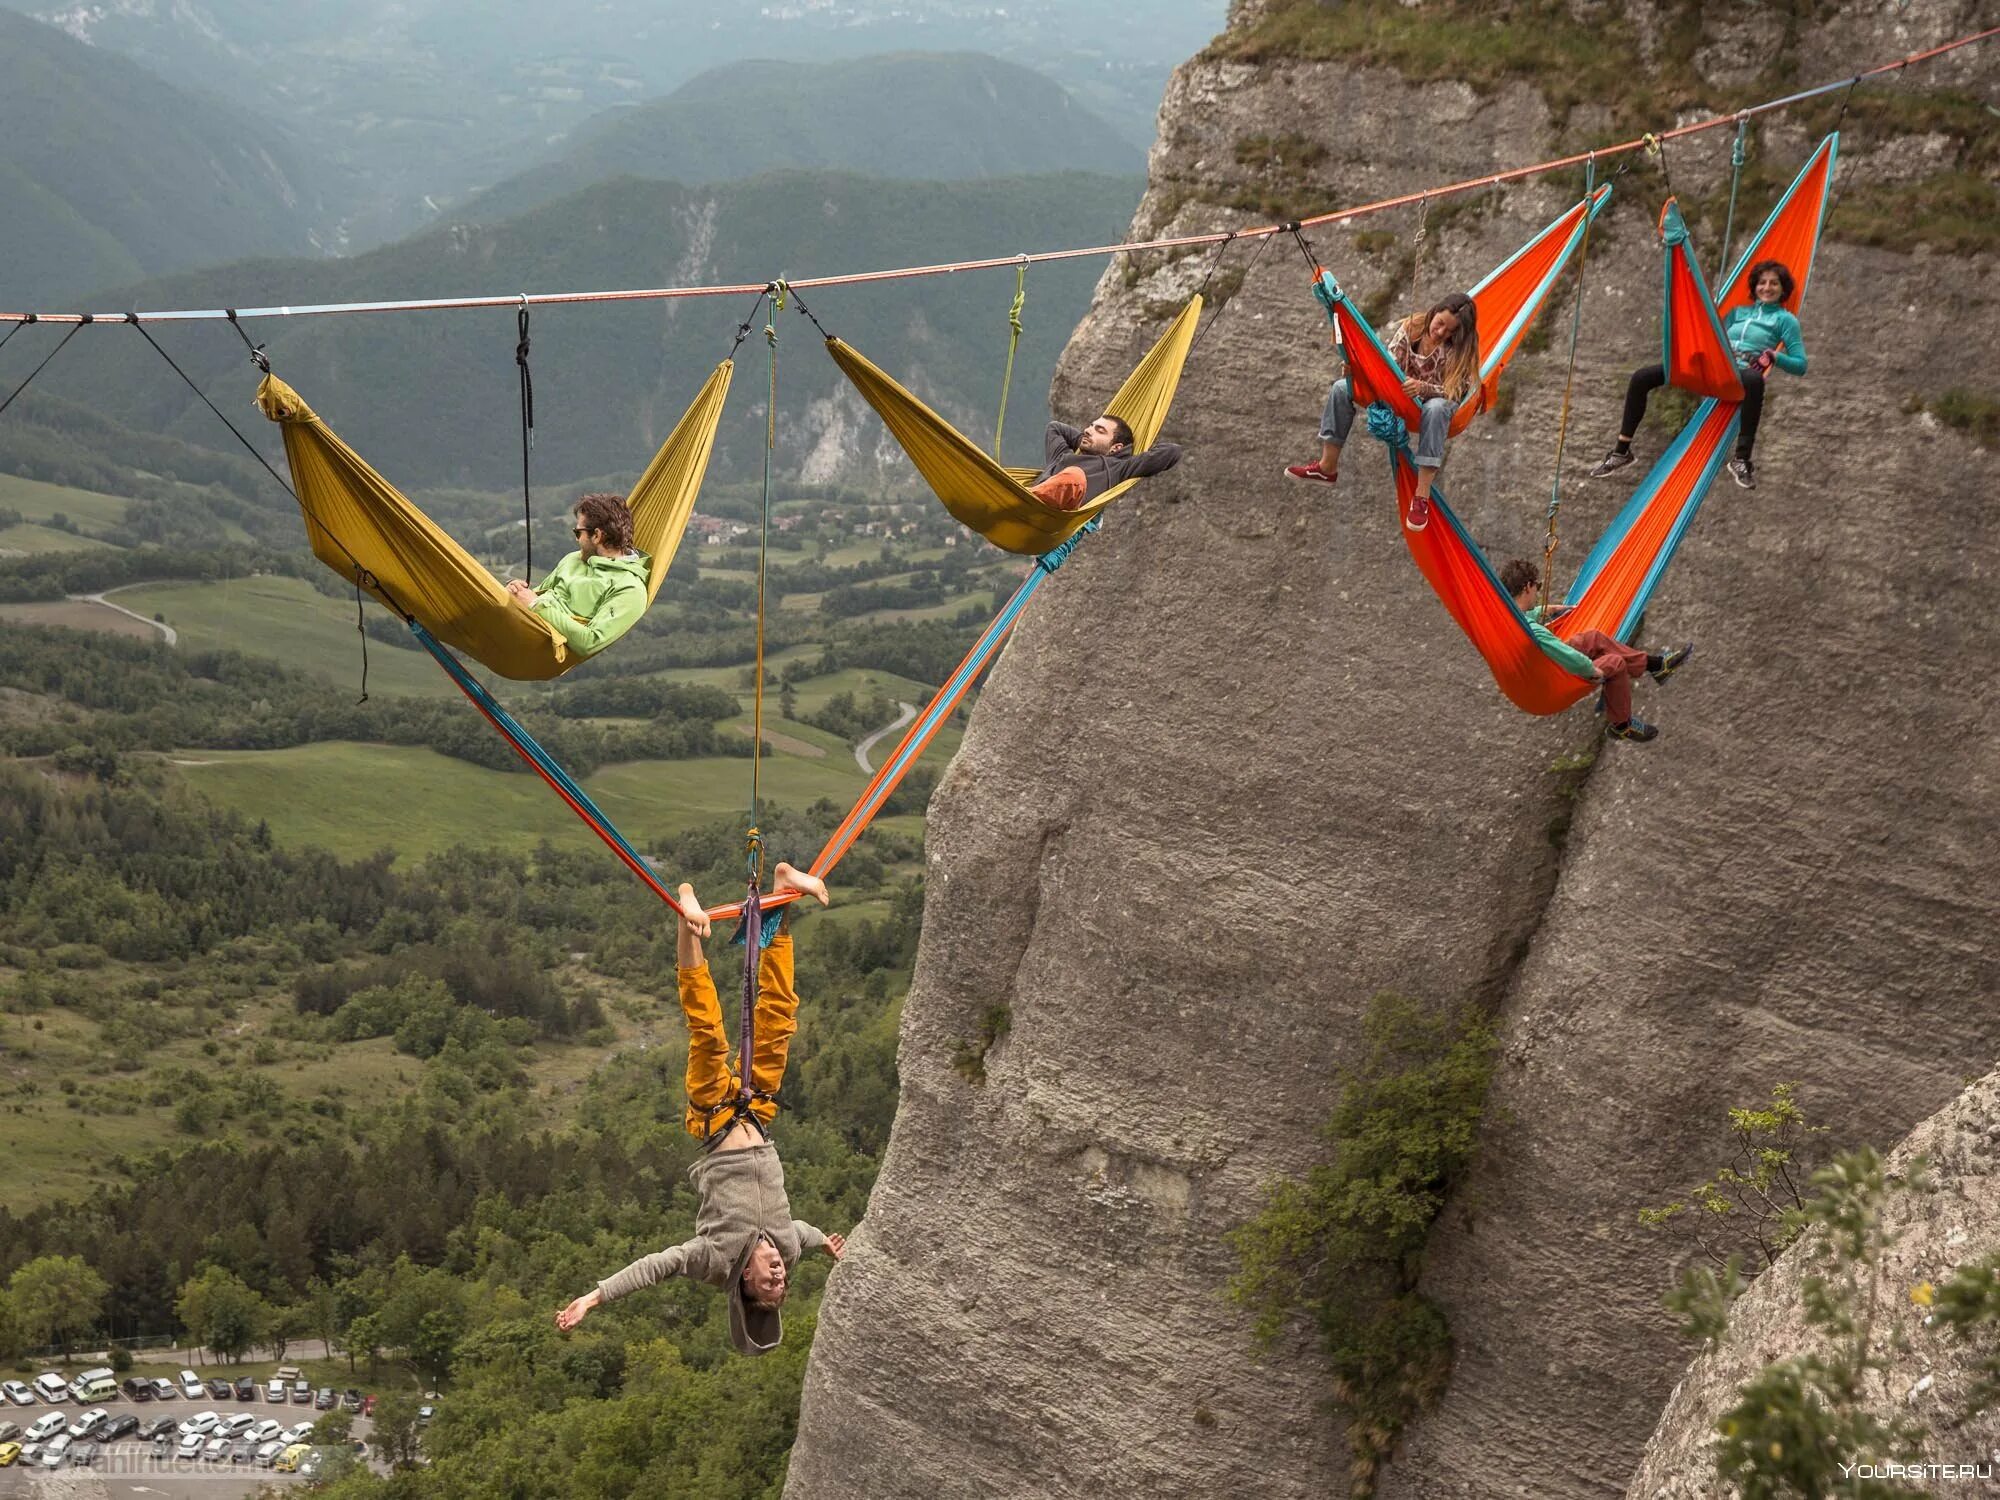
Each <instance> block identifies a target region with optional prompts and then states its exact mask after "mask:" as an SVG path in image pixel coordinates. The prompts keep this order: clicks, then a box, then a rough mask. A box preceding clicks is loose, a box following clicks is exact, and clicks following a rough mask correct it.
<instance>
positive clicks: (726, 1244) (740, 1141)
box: [556, 864, 847, 1354]
mask: <svg viewBox="0 0 2000 1500" xmlns="http://www.w3.org/2000/svg"><path fill="white" fill-rule="evenodd" d="M774 886H775V889H776V890H778V891H780V892H785V891H797V892H801V893H803V894H806V895H809V896H811V897H813V898H814V899H815V900H816V901H818V902H819V903H820V904H821V905H822V906H824V905H825V904H826V899H827V898H826V883H825V882H824V881H822V880H820V879H818V878H817V877H816V876H812V875H808V874H805V873H804V872H803V871H800V870H795V869H793V868H792V867H791V866H790V865H787V864H780V865H779V866H778V867H777V870H776V876H775V880H774ZM680 907H681V920H680V934H679V940H678V946H679V953H678V958H679V965H680V973H679V978H680V992H681V1010H682V1011H683V1012H684V1013H685V1014H686V1016H687V1026H688V1062H687V1092H688V1105H687V1116H686V1124H687V1132H688V1134H689V1135H691V1136H693V1137H694V1138H695V1139H696V1140H698V1141H702V1142H704V1143H705V1144H706V1146H707V1149H706V1150H705V1151H703V1153H702V1155H701V1157H700V1158H699V1159H698V1160H697V1161H696V1162H695V1164H694V1165H693V1166H691V1167H689V1168H688V1178H689V1180H690V1181H692V1182H693V1183H694V1186H695V1193H696V1195H697V1197H698V1199H699V1206H698V1207H697V1208H696V1210H695V1234H694V1238H693V1239H691V1240H688V1241H686V1242H685V1243H684V1244H679V1245H674V1246H671V1247H670V1248H668V1249H665V1250H661V1251H659V1252H657V1253H656V1254H653V1255H647V1256H642V1257H641V1258H640V1259H638V1260H635V1261H633V1262H632V1264H631V1265H629V1266H627V1267H626V1268H625V1269H624V1270H622V1271H620V1272H619V1273H618V1274H617V1275H615V1276H613V1277H610V1278H609V1279H608V1280H605V1281H600V1282H599V1283H598V1284H597V1289H596V1290H595V1291H591V1292H585V1293H584V1294H583V1295H582V1296H581V1297H578V1298H577V1299H576V1300H575V1301H574V1302H572V1303H570V1304H569V1306H567V1307H565V1308H564V1309H563V1310H562V1311H561V1312H559V1313H557V1314H556V1327H558V1328H561V1329H563V1330H565V1331H567V1330H568V1329H571V1328H574V1327H576V1325H577V1324H579V1323H581V1322H582V1321H583V1320H584V1319H585V1318H586V1317H587V1316H589V1314H590V1310H591V1309H592V1308H594V1307H601V1306H602V1305H603V1304H604V1303H606V1302H615V1301H616V1300H617V1299H618V1298H620V1297H623V1296H625V1295H627V1294H628V1293H631V1292H636V1291H638V1290H639V1288H641V1287H646V1286H651V1285H653V1283H654V1282H656V1281H663V1280H665V1279H666V1278H667V1277H669V1276H687V1277H691V1278H693V1279H694V1280H696V1281H705V1282H707V1283H708V1284H709V1285H710V1286H714V1287H721V1288H722V1289H723V1290H724V1291H725V1292H726V1294H727V1295H728V1298H729V1341H730V1343H732V1344H733V1345H735V1347H736V1352H737V1353H739V1354H768V1353H770V1351H771V1350H773V1349H775V1348H777V1347H778V1342H779V1340H780V1339H782V1338H783V1337H784V1324H783V1322H782V1321H781V1320H780V1318H779V1309H780V1308H782V1307H783V1306H784V1304H785V1295H786V1293H787V1291H788V1290H789V1289H790V1284H791V1269H792V1267H793V1266H795V1265H797V1264H798V1260H799V1257H800V1256H801V1255H803V1254H805V1253H806V1252H807V1251H808V1250H818V1249H821V1248H824V1249H825V1250H826V1252H827V1254H829V1255H831V1256H832V1257H833V1258H834V1259H835V1260H839V1259H840V1257H841V1254H842V1252H843V1251H845V1250H846V1248H847V1241H846V1240H845V1239H843V1238H842V1237H841V1236H840V1235H837V1234H822V1233H820V1231H819V1230H817V1229H815V1228H813V1226H812V1225H810V1224H806V1223H802V1222H800V1221H799V1220H797V1219H794V1218H793V1217H792V1207H791V1204H790V1202H789V1201H788V1200H787V1199H786V1197H785V1171H784V1168H783V1166H782V1165H781V1164H780V1163H779V1161H778V1150H777V1147H775V1146H773V1145H772V1144H771V1141H770V1138H769V1137H768V1136H767V1135H766V1134H765V1132H764V1129H763V1127H764V1126H765V1125H768V1124H769V1123H770V1121H771V1117H772V1116H773V1115H775V1114H776V1113H777V1112H778V1098H777V1095H778V1085H779V1084H780V1083H781V1082H782V1081H783V1079H784V1076H785V1056H786V1054H787V1052H789V1051H790V1049H791V1045H792V1033H793V1032H795V1031H796V1030H797V1029H798V1011H799V996H798V992H797V991H796V990H795V989H793V988H792V937H791V933H790V931H789V930H788V929H789V928H790V926H791V923H790V913H787V914H786V921H785V923H784V925H783V926H782V927H781V928H780V930H779V932H778V934H777V936H776V937H774V938H773V939H772V940H771V943H770V945H769V946H768V947H766V948H765V949H764V952H763V954H762V956H761V957H760V959H759V961H758V965H757V1009H756V1015H755V1020H754V1023H753V1024H754V1026H755V1031H756V1043H755V1046H754V1048H753V1050H752V1052H751V1057H750V1083H751V1089H752V1097H751V1099H750V1102H749V1105H748V1107H747V1114H748V1115H749V1116H751V1117H752V1118H745V1117H744V1115H745V1111H741V1110H738V1109H736V1108H735V1106H736V1105H737V1104H738V1102H739V1101H738V1080H737V1076H736V1059H734V1058H732V1057H731V1056H730V1054H729V1039H728V1037H727V1036H726V1035H725V1034H724V1033H723V1029H722V1004H721V1001H720V1000H719V999H718V998H717V996H716V991H715V980H714V979H713V978H712V977H711V976H710V974H709V972H708V964H707V962H706V961H705V960H704V959H703V957H702V951H701V940H702V939H703V938H704V937H706V936H707V935H708V931H709V919H708V914H707V913H706V912H705V911H703V910H702V908H701V906H700V904H699V903H698V902H697V901H696V900H695V895H694V888H693V887H692V886H688V885H683V886H682V887H681V889H680Z"/></svg>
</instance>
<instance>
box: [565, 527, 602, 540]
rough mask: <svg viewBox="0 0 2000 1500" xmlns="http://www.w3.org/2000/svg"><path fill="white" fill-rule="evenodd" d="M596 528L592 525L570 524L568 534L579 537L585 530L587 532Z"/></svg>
mask: <svg viewBox="0 0 2000 1500" xmlns="http://www.w3.org/2000/svg"><path fill="white" fill-rule="evenodd" d="M596 529H597V528H596V527H594V526H572V527H570V529H569V534H570V535H571V536H573V537H579V538H580V537H582V536H583V534H584V533H585V532H588V531H595V530H596Z"/></svg>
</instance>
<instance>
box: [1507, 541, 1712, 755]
mask: <svg viewBox="0 0 2000 1500" xmlns="http://www.w3.org/2000/svg"><path fill="white" fill-rule="evenodd" d="M1500 587H1502V588H1503V589H1505V590H1506V591H1507V592H1508V593H1509V594H1511V595H1512V596H1513V598H1514V607H1515V608H1516V609H1518V610H1520V612H1521V614H1522V616H1523V618H1525V619H1526V620H1527V622H1528V630H1529V632H1530V633H1531V634H1532V635H1533V636H1534V638H1535V644H1536V645H1537V646H1540V647H1541V648H1542V654H1543V655H1544V656H1546V657H1548V659H1549V660H1550V661H1552V662H1554V663H1555V664H1556V665H1557V666H1559V667H1561V668H1562V669H1563V670H1564V671H1565V672H1568V673H1571V674H1572V675H1573V676H1577V677H1583V678H1587V679H1589V680H1590V681H1592V682H1599V683H1602V684H1603V685H1604V697H1603V707H1604V717H1605V718H1606V720H1607V721H1609V722H1608V727H1607V729H1606V731H1605V732H1606V733H1608V734H1609V735H1610V736H1611V737H1612V738H1613V739H1614V740H1638V741H1640V742H1641V743H1643V742H1644V741H1646V740H1650V739H1655V738H1657V737H1658V735H1659V733H1660V731H1659V730H1658V729H1656V728H1654V727H1653V726H1652V725H1651V724H1648V723H1647V722H1646V721H1645V720H1644V719H1635V718H1633V717H1632V684H1633V683H1634V682H1636V681H1638V679H1639V674H1640V673H1642V672H1651V673H1652V674H1653V681H1655V682H1665V681H1666V680H1667V679H1668V678H1669V677H1671V676H1673V675H1674V673H1676V672H1678V671H1679V670H1680V669H1681V666H1682V664H1683V663H1684V662H1686V661H1687V659H1688V657H1689V656H1691V655H1692V654H1693V653H1694V642H1693V641H1689V642H1687V643H1686V644H1685V645H1682V646H1676V647H1675V648H1674V649H1673V650H1671V651H1665V652H1653V653H1648V652H1645V651H1642V650H1640V649H1639V648H1638V647H1637V646H1628V645H1626V644H1625V643H1624V642H1623V641H1620V640H1618V639H1616V638H1615V637H1613V636H1609V635H1606V634H1605V633H1604V632H1603V631H1601V630H1579V631H1577V632H1576V633H1575V634H1574V635H1571V636H1568V637H1559V636H1557V634H1556V633H1555V632H1554V631H1553V630H1551V629H1549V627H1548V626H1547V625H1546V624H1544V623H1543V621H1544V620H1545V619H1546V618H1547V617H1548V609H1547V607H1546V606H1545V605H1543V603H1542V570H1541V569H1540V568H1538V567H1536V566H1535V565H1534V564H1533V563H1531V562H1529V561H1528V559H1526V558H1525V557H1517V558H1515V559H1514V560H1513V561H1512V562H1510V563H1508V564H1507V566H1506V567H1504V568H1502V569H1501V570H1500ZM1557 619H1558V620H1560V619H1561V616H1560V615H1558V616H1557Z"/></svg>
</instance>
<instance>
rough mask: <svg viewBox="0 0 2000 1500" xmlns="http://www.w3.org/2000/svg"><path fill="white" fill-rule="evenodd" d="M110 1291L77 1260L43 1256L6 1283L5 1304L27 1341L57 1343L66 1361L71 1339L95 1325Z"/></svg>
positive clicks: (79, 1258) (74, 1257)
mask: <svg viewBox="0 0 2000 1500" xmlns="http://www.w3.org/2000/svg"><path fill="white" fill-rule="evenodd" d="M110 1290H111V1289H110V1287H108V1286H107V1285H106V1284H105V1281H104V1278H103V1277H102V1276H99V1275H98V1274H97V1272H95V1271H93V1270H92V1269H91V1268H90V1266H89V1264H88V1263H87V1262H86V1261H85V1260H84V1258H83V1257H82V1256H80V1255H44V1256H41V1257H39V1258H38V1259H35V1260H31V1261H29V1262H28V1263H27V1264H26V1265H25V1266H22V1267H21V1268H20V1269H19V1270H18V1271H16V1272H15V1273H14V1274H13V1276H12V1277H11V1278H10V1279H9V1280H8V1282H7V1294H8V1295H7V1300H8V1303H9V1305H10V1306H11V1307H12V1308H13V1313H14V1320H15V1323H16V1325H17V1326H18V1327H19V1329H20V1331H21V1334H22V1336H23V1337H24V1338H25V1339H26V1340H27V1342H28V1343H30V1344H51V1343H60V1344H61V1345H62V1346H63V1358H65V1359H67V1358H69V1342H70V1339H71V1337H72V1336H74V1335H76V1334H79V1333H82V1332H84V1331H85V1330H87V1329H88V1328H90V1327H91V1325H92V1324H94V1323H95V1322H96V1321H97V1318H98V1314H99V1313H101V1312H102V1311H103V1310H104V1298H105V1295H106V1294H107V1293H108V1292H109V1291H110Z"/></svg>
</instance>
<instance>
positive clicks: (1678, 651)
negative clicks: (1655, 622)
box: [1653, 641, 1694, 682]
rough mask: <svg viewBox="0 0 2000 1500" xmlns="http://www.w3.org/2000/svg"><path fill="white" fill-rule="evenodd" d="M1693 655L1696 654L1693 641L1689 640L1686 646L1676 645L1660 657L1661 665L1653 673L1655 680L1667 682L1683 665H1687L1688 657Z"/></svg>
mask: <svg viewBox="0 0 2000 1500" xmlns="http://www.w3.org/2000/svg"><path fill="white" fill-rule="evenodd" d="M1693 655H1694V642H1693V641H1689V642H1688V643H1687V644H1686V645H1684V646H1676V647H1674V649H1673V650H1671V651H1669V652H1666V653H1665V654H1664V655H1662V656H1661V657H1660V667H1659V670H1658V671H1656V672H1655V673H1653V681H1655V682H1665V681H1666V680H1667V679H1668V678H1669V677H1671V676H1673V675H1674V673H1676V672H1678V671H1679V670H1680V669H1681V668H1682V667H1684V666H1686V665H1687V659H1688V658H1689V657H1690V656H1693Z"/></svg>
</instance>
